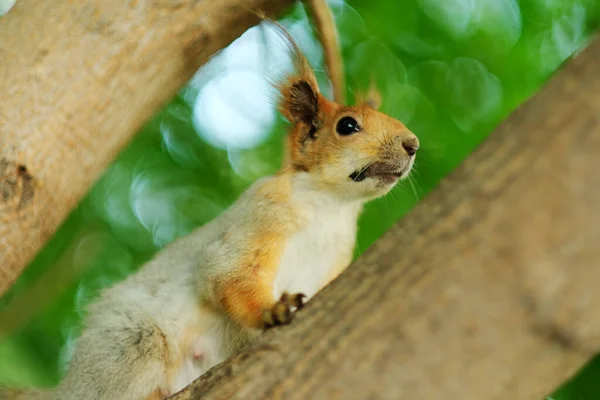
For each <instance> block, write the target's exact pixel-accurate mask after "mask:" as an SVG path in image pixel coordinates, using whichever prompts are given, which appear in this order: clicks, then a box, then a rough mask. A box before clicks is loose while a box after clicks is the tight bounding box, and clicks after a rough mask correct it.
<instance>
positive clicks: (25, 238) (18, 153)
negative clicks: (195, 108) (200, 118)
mask: <svg viewBox="0 0 600 400" xmlns="http://www.w3.org/2000/svg"><path fill="white" fill-rule="evenodd" d="M291 4H292V0H219V1H208V0H196V1H192V0H174V1H165V0H159V1H129V2H123V1H121V0H88V1H67V0H55V1H38V0H20V1H18V2H17V4H16V5H15V7H14V9H12V10H11V12H10V13H8V14H7V15H6V16H4V17H3V18H2V23H1V24H0V38H2V40H0V60H1V62H0V77H1V79H0V93H2V101H1V102H0V296H1V295H2V294H3V293H5V292H6V290H7V289H8V288H9V287H10V286H11V284H12V283H13V282H14V280H15V279H16V278H17V277H18V276H19V274H20V272H21V271H22V269H23V268H24V267H25V266H26V265H27V264H28V263H29V262H30V261H31V259H32V258H33V257H34V256H35V254H36V253H37V251H38V250H39V249H40V248H41V247H42V246H43V244H44V243H45V242H46V241H47V240H48V239H49V238H50V237H51V236H52V235H53V234H54V232H55V231H56V229H57V227H58V226H59V224H61V223H62V221H63V220H64V219H65V217H66V216H67V214H68V213H69V212H70V211H71V209H72V208H74V207H75V205H76V204H77V202H79V200H80V199H81V198H82V197H83V196H84V195H85V194H86V192H87V190H88V189H89V187H90V186H91V184H92V183H93V182H94V181H95V180H96V179H97V178H98V177H99V176H100V174H101V173H102V172H103V171H104V170H105V168H106V167H107V165H108V164H109V163H110V162H111V160H112V159H113V158H114V157H115V155H116V154H117V152H118V151H119V150H120V149H121V148H122V147H123V146H124V145H125V144H126V143H127V142H128V141H129V140H130V138H131V137H132V135H133V134H134V133H135V132H136V131H137V130H138V129H139V128H140V127H141V125H142V124H143V123H144V122H145V121H146V119H147V118H148V117H150V116H151V115H152V114H153V113H154V112H155V111H156V110H157V109H158V108H159V107H161V106H163V105H164V104H165V103H166V102H167V101H168V100H169V99H170V98H171V97H172V96H173V95H174V94H175V92H176V91H177V90H178V89H179V88H180V87H182V86H183V85H184V84H185V83H186V82H187V81H188V80H189V78H191V77H192V75H193V74H194V73H195V72H196V70H197V69H198V68H199V66H200V65H202V64H203V63H205V62H206V61H207V60H208V59H209V57H210V56H212V55H213V54H214V53H215V52H217V51H218V50H220V49H222V48H223V47H225V46H227V45H228V44H229V43H231V42H232V41H233V40H234V39H235V38H237V37H238V36H239V35H241V34H242V33H243V32H244V31H245V30H246V29H248V28H250V27H251V26H253V25H255V24H256V23H257V22H258V17H257V16H256V15H255V14H254V13H253V10H262V11H263V12H265V13H266V14H269V15H272V14H278V13H280V12H281V11H283V10H284V9H285V7H287V6H289V5H291Z"/></svg>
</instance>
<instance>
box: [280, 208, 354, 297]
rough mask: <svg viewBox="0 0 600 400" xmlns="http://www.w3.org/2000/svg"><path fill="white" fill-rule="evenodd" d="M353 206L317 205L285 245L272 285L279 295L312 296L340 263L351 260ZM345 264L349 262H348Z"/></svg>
mask: <svg viewBox="0 0 600 400" xmlns="http://www.w3.org/2000/svg"><path fill="white" fill-rule="evenodd" d="M359 209H360V206H359V205H357V204H349V205H348V204H346V205H340V204H339V203H338V204H332V203H330V204H323V203H321V204H319V205H318V211H317V210H316V209H315V210H313V211H316V212H314V213H311V216H310V218H309V219H308V221H307V223H306V224H305V225H304V227H303V228H302V229H301V230H300V231H299V232H297V233H296V234H294V235H293V236H292V237H291V238H290V239H289V240H288V242H287V244H286V247H285V250H284V252H283V256H282V258H281V262H280V266H279V269H278V271H277V275H276V277H275V281H274V284H273V295H274V296H275V299H279V297H281V294H282V293H283V292H288V293H303V294H304V295H306V296H307V298H311V297H312V296H314V295H315V294H316V293H317V292H318V291H319V290H320V289H321V288H322V287H323V285H324V284H325V283H326V281H327V279H328V278H330V277H331V274H332V270H333V269H334V268H336V267H339V265H340V262H342V261H343V260H344V259H345V258H349V257H351V254H352V251H353V249H354V245H355V241H356V220H357V217H358V213H359ZM348 261H349V260H348Z"/></svg>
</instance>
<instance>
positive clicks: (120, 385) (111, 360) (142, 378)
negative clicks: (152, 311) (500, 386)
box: [57, 309, 171, 400]
mask: <svg viewBox="0 0 600 400" xmlns="http://www.w3.org/2000/svg"><path fill="white" fill-rule="evenodd" d="M115 314H116V315H115ZM94 320H96V323H94V322H95V321H94ZM89 322H90V324H88V328H87V329H86V330H84V332H83V333H82V335H81V337H80V338H79V339H78V341H77V343H76V347H75V352H74V354H73V358H72V360H71V362H70V364H69V369H68V372H67V375H66V376H65V379H64V380H63V381H62V382H61V384H60V386H59V387H58V389H57V398H58V399H61V400H87V399H90V400H91V399H95V400H120V399H122V400H145V399H162V398H165V397H167V395H170V394H171V393H169V391H170V388H169V382H168V375H167V374H168V366H169V347H168V343H167V339H166V337H165V334H164V333H163V332H162V331H161V329H160V328H159V327H158V326H157V325H156V324H154V323H153V322H152V320H151V319H150V318H149V316H147V315H145V314H143V313H142V312H140V311H139V310H131V309H130V310H119V312H118V313H116V312H114V310H113V313H112V314H110V315H107V313H103V315H96V316H95V318H92V319H91V320H90V321H89Z"/></svg>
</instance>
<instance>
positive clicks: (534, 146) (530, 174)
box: [172, 40, 600, 400]
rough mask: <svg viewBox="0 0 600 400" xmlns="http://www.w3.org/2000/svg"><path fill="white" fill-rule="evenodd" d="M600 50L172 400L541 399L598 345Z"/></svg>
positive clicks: (596, 46) (582, 58)
mask: <svg viewBox="0 0 600 400" xmlns="http://www.w3.org/2000/svg"><path fill="white" fill-rule="evenodd" d="M598 71H600V40H596V41H595V42H594V43H593V44H592V45H591V46H590V47H589V48H588V49H587V50H585V52H583V53H582V54H581V55H579V56H578V57H577V58H576V59H574V60H572V61H570V62H569V63H568V65H567V66H566V67H565V68H564V70H563V71H561V72H560V73H559V74H558V76H556V77H555V78H554V79H553V80H552V81H551V82H550V83H549V84H548V85H547V86H546V87H545V88H544V89H543V90H542V91H541V92H540V93H539V94H538V95H537V96H535V98H533V99H532V100H531V101H529V102H528V103H527V104H525V105H524V106H522V107H521V108H520V109H518V110H517V111H516V112H515V113H514V114H513V115H512V116H511V117H510V118H509V119H508V120H507V121H506V122H505V123H504V124H503V125H502V126H500V127H499V128H498V130H497V131H496V132H495V133H493V134H492V135H491V136H490V138H489V139H488V140H487V141H486V142H485V143H484V144H483V145H482V146H481V147H480V148H479V149H478V150H477V151H476V152H475V153H474V154H473V155H472V156H471V157H470V158H469V159H468V160H467V161H466V162H465V163H464V164H463V165H462V166H461V167H460V168H459V169H458V170H457V171H456V172H455V173H453V174H452V175H451V176H450V177H449V178H447V179H445V180H444V181H443V182H442V184H441V185H440V186H439V187H438V188H437V190H435V191H434V192H433V193H432V194H431V195H430V196H428V197H427V198H426V199H425V200H424V201H423V202H422V203H420V204H419V205H418V206H417V207H416V208H415V210H413V212H412V213H410V214H409V215H408V216H407V217H406V218H405V219H404V220H403V221H401V223H399V224H398V225H397V226H396V227H395V228H394V229H392V230H391V231H390V232H388V233H387V234H386V235H385V236H384V237H383V238H382V239H381V240H379V241H378V242H377V243H376V244H375V245H374V246H372V247H371V248H370V249H369V250H368V251H367V252H366V253H365V254H364V255H363V256H362V257H361V258H360V259H359V260H358V261H357V262H356V263H355V264H354V265H352V266H351V267H350V268H349V269H348V270H347V271H346V272H345V273H344V274H342V276H341V277H340V278H339V279H337V280H336V281H334V282H333V283H332V284H331V285H330V286H328V287H326V288H325V289H324V290H323V291H322V292H321V293H319V294H318V295H317V296H316V297H315V298H314V299H313V300H312V301H311V302H310V303H309V304H308V306H307V307H305V308H304V309H303V310H301V311H300V312H299V313H298V315H297V319H296V320H295V322H294V323H292V325H290V326H287V327H283V328H279V329H275V330H271V331H268V332H266V333H265V334H264V335H263V337H261V338H260V339H259V340H258V341H256V342H255V343H253V344H251V345H250V346H249V347H248V348H247V349H246V350H245V351H243V352H242V353H240V354H238V355H237V356H234V357H232V358H231V359H229V360H228V361H226V362H225V363H223V364H221V365H219V366H217V367H216V368H214V369H212V370H211V371H209V372H208V373H207V374H206V375H205V376H203V377H201V378H200V379H198V380H196V381H195V382H194V383H193V384H192V385H190V386H189V387H188V388H187V389H184V390H183V391H182V392H180V393H179V394H176V395H175V396H173V397H172V399H177V400H185V399H196V398H202V399H205V400H207V399H245V400H248V399H259V398H269V399H278V398H285V399H321V398H343V399H346V398H351V399H445V398H451V399H453V398H460V399H498V400H499V399H505V398H506V394H507V393H508V394H510V398H511V399H514V400H520V399H527V400H530V399H536V398H542V397H543V396H544V395H546V394H548V393H550V392H551V391H552V389H554V388H555V387H556V386H558V385H559V384H561V383H562V382H563V380H564V379H565V378H567V377H568V376H569V375H571V374H572V373H573V372H574V371H575V370H576V369H578V368H579V367H581V366H582V364H583V363H584V362H585V361H586V360H588V359H589V358H590V357H591V356H592V355H593V354H594V353H595V352H596V351H597V350H598V348H599V345H600V318H599V317H598V312H597V310H598V309H600V292H599V291H598V288H597V286H598V282H600V268H598V262H599V260H600V246H598V238H600V174H598V167H597V163H598V159H600V114H599V113H598V110H599V109H600V76H599V75H598Z"/></svg>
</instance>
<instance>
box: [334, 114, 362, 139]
mask: <svg viewBox="0 0 600 400" xmlns="http://www.w3.org/2000/svg"><path fill="white" fill-rule="evenodd" d="M335 130H336V131H337V133H339V134H340V135H344V136H345V135H351V134H353V133H354V132H358V131H360V126H358V122H356V120H355V119H354V118H352V117H344V118H342V119H340V120H339V121H338V123H337V125H336V127H335Z"/></svg>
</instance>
